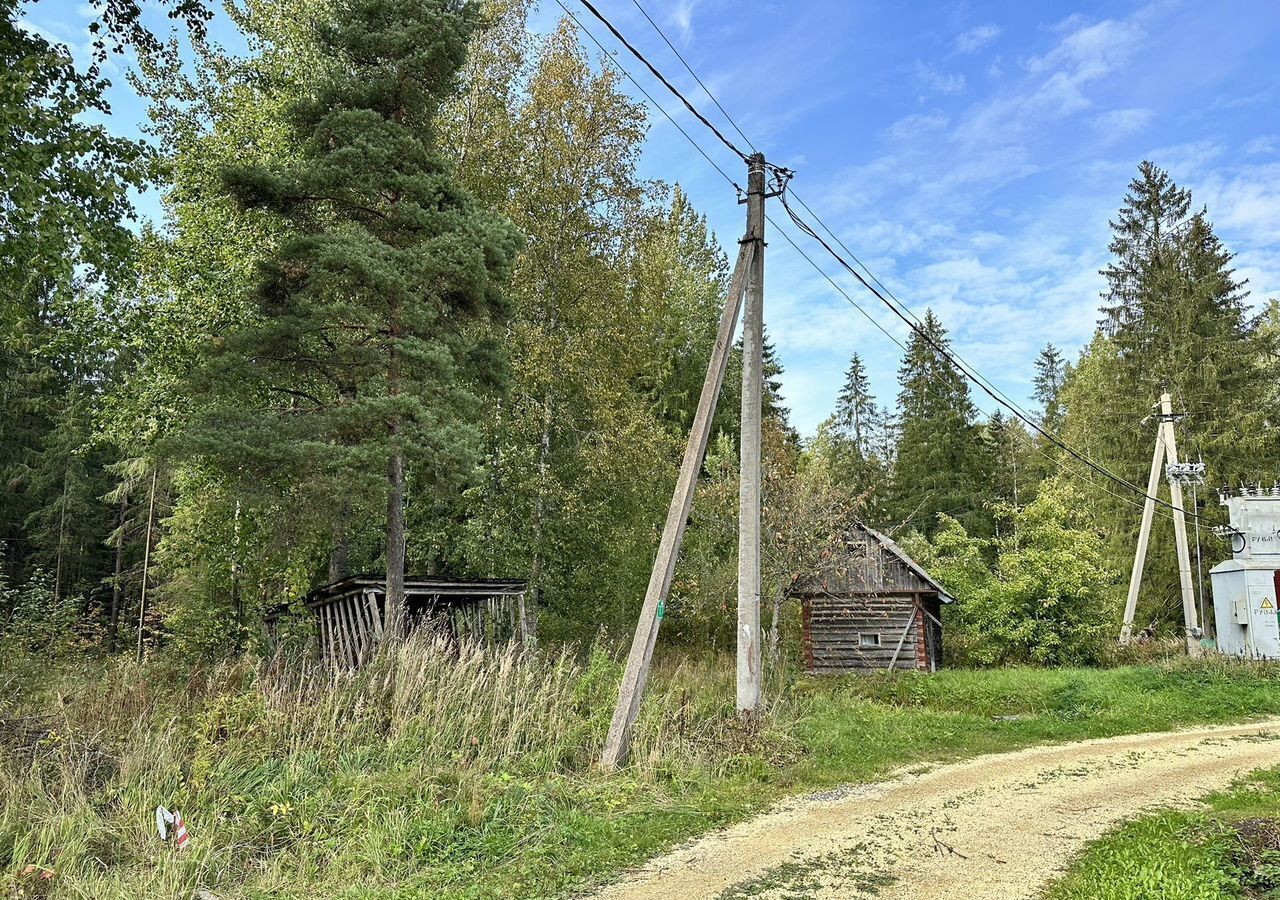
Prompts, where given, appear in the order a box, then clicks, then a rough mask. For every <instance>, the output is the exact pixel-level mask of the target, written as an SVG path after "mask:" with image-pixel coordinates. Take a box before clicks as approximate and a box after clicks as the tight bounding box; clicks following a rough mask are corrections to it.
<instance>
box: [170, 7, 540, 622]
mask: <svg viewBox="0 0 1280 900" xmlns="http://www.w3.org/2000/svg"><path fill="white" fill-rule="evenodd" d="M339 7H340V9H339V10H338V11H337V13H336V14H335V15H334V16H333V17H332V19H331V20H330V23H328V24H323V25H321V26H319V33H318V36H317V40H318V45H319V46H320V48H321V50H322V52H323V55H324V56H325V58H326V59H327V60H328V61H329V65H328V67H327V70H326V71H325V72H324V74H323V76H322V77H321V79H320V81H319V84H318V85H317V87H316V89H315V91H314V92H313V93H312V94H311V95H310V96H308V97H305V98H303V99H302V100H300V101H299V102H297V103H296V104H295V105H294V106H293V109H292V111H291V112H292V114H291V119H292V124H293V127H294V130H295V134H296V137H297V141H298V153H297V160H298V161H297V163H295V164H293V165H291V166H288V167H279V168H276V169H273V170H266V169H263V168H243V169H237V168H229V169H228V170H226V172H225V175H224V177H225V181H226V184H227V187H228V189H229V191H230V192H231V194H232V195H233V196H234V197H235V199H236V200H237V202H238V203H239V204H240V205H241V206H243V207H245V208H260V209H265V210H269V211H271V212H274V213H275V214H277V215H278V216H280V217H281V219H282V220H283V222H284V224H285V226H286V236H285V237H284V239H283V240H282V241H281V243H280V245H279V247H278V249H277V250H276V251H275V252H274V253H273V254H272V255H271V256H270V257H269V258H267V259H265V260H263V262H262V264H261V281H260V285H259V287H258V289H257V293H256V301H257V305H258V311H259V314H260V315H259V318H258V320H257V321H256V322H254V323H252V324H251V325H249V326H247V327H245V328H243V329H241V330H239V331H238V332H236V333H233V334H231V335H229V336H228V337H227V338H226V340H225V341H224V342H222V344H221V346H220V347H219V348H218V350H217V352H215V353H214V355H213V358H212V360H211V364H210V365H209V366H208V367H207V368H206V370H205V372H204V373H203V374H204V376H205V378H206V379H207V383H208V384H209V385H210V386H217V385H221V386H224V387H225V386H227V385H234V384H239V385H241V386H247V387H248V388H249V390H248V391H243V390H242V391H239V392H237V391H231V392H229V393H227V394H225V395H224V396H226V397H228V398H229V399H230V401H231V402H229V403H226V404H223V405H221V406H220V407H219V408H218V409H216V410H214V411H213V412H212V414H211V415H209V416H206V417H205V418H204V419H203V421H202V423H201V424H200V426H199V427H197V428H196V429H195V432H194V436H195V437H196V438H197V440H198V442H199V447H200V449H202V450H203V451H205V452H206V454H207V455H209V456H212V457H214V458H220V459H222V460H223V461H224V462H225V461H229V462H231V464H232V465H233V466H235V467H237V468H238V469H243V468H245V467H246V466H247V467H249V468H252V469H255V470H256V471H257V472H259V473H263V472H269V473H271V476H269V477H272V476H273V477H274V478H275V479H276V480H277V483H279V482H280V481H283V482H284V483H285V484H287V483H288V482H290V481H293V480H296V479H297V478H299V477H314V478H319V479H324V478H329V479H332V482H331V483H332V484H333V486H334V489H335V491H336V492H340V493H341V494H343V495H346V494H348V493H349V492H354V491H356V490H358V489H359V488H360V487H361V486H363V487H366V488H370V487H372V485H373V484H376V483H377V481H376V479H378V475H377V473H378V472H379V471H381V472H382V473H384V474H383V475H382V476H381V478H382V484H383V488H382V493H383V494H384V496H385V501H386V549H385V557H386V559H385V561H386V568H387V606H386V618H387V622H388V625H389V627H390V628H391V629H392V631H393V632H395V631H397V630H399V629H401V628H402V627H403V618H404V575H405V503H406V491H407V486H408V485H409V484H410V474H411V475H412V484H413V485H414V486H415V488H418V489H420V490H421V491H422V492H423V493H424V494H426V493H428V492H430V491H432V490H436V489H438V488H440V487H441V486H442V485H445V484H447V483H449V482H450V481H451V480H453V479H456V478H458V477H459V476H460V474H461V473H464V472H466V471H467V470H468V469H469V468H470V466H471V465H472V464H473V462H474V455H475V452H476V444H477V437H478V436H477V423H478V422H479V421H480V420H481V403H480V401H481V399H482V397H483V396H484V391H485V390H486V388H488V387H491V386H494V385H496V384H497V383H498V381H499V380H500V376H501V372H502V365H501V361H500V357H499V355H498V354H497V353H496V352H495V349H494V348H493V347H491V346H489V345H488V344H486V343H485V342H484V341H482V340H479V339H477V337H476V335H477V333H479V332H480V331H481V328H480V325H481V323H482V321H483V320H485V319H486V318H488V317H491V316H494V315H496V314H499V313H500V312H501V311H502V309H503V297H502V293H501V290H500V287H501V285H502V283H503V281H504V280H505V279H506V278H507V277H508V275H509V273H510V270H511V266H512V263H513V260H514V257H515V254H516V251H517V249H518V246H519V236H518V234H517V233H516V231H515V229H514V228H513V227H512V226H511V225H510V224H509V223H508V222H507V221H505V220H504V219H502V218H500V217H498V216H496V215H493V214H491V213H489V212H486V211H485V210H482V209H481V208H479V207H478V206H477V204H476V203H475V202H474V201H473V200H472V198H471V197H470V196H469V195H468V194H467V193H466V192H465V191H464V190H462V189H461V188H460V187H459V186H458V184H457V183H456V181H455V180H454V178H453V176H452V174H451V172H450V170H449V169H448V167H447V166H446V164H445V163H444V162H443V159H442V157H441V155H440V153H439V151H438V149H437V147H436V140H435V132H434V126H433V118H434V116H435V114H436V111H437V108H438V105H439V103H440V101H441V99H442V98H443V97H445V96H446V95H447V94H448V93H449V92H450V91H451V90H452V88H453V85H454V79H455V75H456V73H457V72H458V70H459V68H460V66H461V65H462V63H463V61H464V59H465V54H466V48H467V44H468V41H469V39H470V37H471V35H472V33H473V32H474V31H475V29H476V27H477V25H478V17H477V12H476V9H475V8H474V6H473V5H471V4H460V3H456V2H451V0H346V2H342V3H339ZM246 396H248V397H252V398H254V399H255V400H256V401H257V402H254V403H252V404H250V403H248V402H247V401H246V400H245V397H246ZM341 502H343V496H335V497H334V498H333V503H334V504H338V503H341Z"/></svg>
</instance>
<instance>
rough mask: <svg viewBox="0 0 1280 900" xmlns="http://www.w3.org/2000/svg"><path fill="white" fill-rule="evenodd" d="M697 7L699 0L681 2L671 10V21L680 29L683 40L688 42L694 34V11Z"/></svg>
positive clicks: (682, 0)
mask: <svg viewBox="0 0 1280 900" xmlns="http://www.w3.org/2000/svg"><path fill="white" fill-rule="evenodd" d="M697 5H698V0H679V2H678V3H676V5H675V6H673V7H672V8H671V20H672V21H673V22H675V23H676V25H677V26H678V27H679V29H680V37H681V39H682V40H686V41H687V40H688V39H689V36H690V35H691V34H692V33H693V10H694V8H695V7H696V6H697Z"/></svg>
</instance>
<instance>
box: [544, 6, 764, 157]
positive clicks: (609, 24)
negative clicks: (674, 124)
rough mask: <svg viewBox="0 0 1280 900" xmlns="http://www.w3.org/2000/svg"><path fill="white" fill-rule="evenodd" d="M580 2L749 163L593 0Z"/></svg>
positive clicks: (713, 131)
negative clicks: (606, 16) (623, 34)
mask: <svg viewBox="0 0 1280 900" xmlns="http://www.w3.org/2000/svg"><path fill="white" fill-rule="evenodd" d="M580 2H581V3H582V5H583V6H585V7H586V8H587V11H588V12H589V13H591V15H593V16H595V17H596V18H597V19H599V20H600V23H601V24H602V25H604V27H605V28H608V29H609V31H610V32H611V33H612V34H613V36H614V37H616V38H617V39H618V40H619V41H620V42H621V43H622V46H624V47H626V48H627V49H628V50H630V51H631V55H632V56H634V57H635V58H636V59H638V60H640V62H642V63H644V66H645V68H647V69H648V70H649V71H650V72H652V73H653V77H654V78H656V79H658V80H659V81H661V82H662V84H663V86H664V87H665V88H666V89H667V90H669V91H670V92H671V93H672V94H673V95H675V97H676V99H678V100H679V101H680V102H681V103H683V104H684V106H685V109H687V110H689V112H690V113H692V115H693V117H694V118H695V119H697V120H698V121H699V122H701V123H702V124H703V125H705V126H707V128H709V129H710V130H711V133H712V134H714V135H715V136H716V137H718V138H719V139H720V143H722V144H724V145H725V146H726V147H728V148H729V149H730V150H732V151H733V152H734V153H736V154H738V156H739V157H740V158H741V159H742V161H743V162H746V161H747V154H745V153H743V152H742V151H741V150H739V149H738V148H737V147H736V146H734V143H733V141H731V140H729V139H728V138H727V137H725V136H724V134H722V133H721V131H720V129H719V128H717V127H716V126H715V125H713V124H711V120H710V119H708V118H707V117H706V116H704V115H703V114H702V113H700V112H698V108H697V107H696V106H694V105H693V104H692V103H690V102H689V98H688V97H686V96H685V95H684V94H682V93H680V89H679V88H677V87H676V86H675V85H674V84H672V83H671V82H670V81H668V80H667V76H665V75H663V74H662V73H661V72H659V71H658V68H657V67H656V66H655V65H654V64H653V63H651V62H649V60H648V59H646V58H645V55H644V54H643V53H641V52H640V51H639V50H637V49H636V48H635V46H634V45H632V43H631V42H630V41H628V40H627V39H626V38H625V37H623V36H622V32H621V31H619V30H618V29H617V28H615V27H614V25H613V23H612V22H610V21H609V20H608V19H606V18H605V17H604V14H603V13H601V12H600V10H598V9H596V8H595V6H594V4H592V3H591V0H580ZM561 5H563V4H561ZM650 21H652V20H650ZM686 65H687V64H686ZM704 90H705V88H704ZM717 105H719V104H717ZM734 127H737V126H734Z"/></svg>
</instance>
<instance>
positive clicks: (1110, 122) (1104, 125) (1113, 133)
mask: <svg viewBox="0 0 1280 900" xmlns="http://www.w3.org/2000/svg"><path fill="white" fill-rule="evenodd" d="M1154 118H1155V113H1154V112H1152V111H1151V110H1149V109H1112V110H1108V111H1107V112H1104V113H1102V114H1101V115H1100V116H1098V117H1097V118H1095V119H1094V120H1093V126H1094V127H1095V128H1097V129H1098V130H1099V131H1101V132H1102V133H1103V134H1104V135H1106V136H1107V137H1108V138H1112V139H1115V138H1123V137H1128V136H1130V135H1133V134H1137V133H1138V132H1139V131H1142V130H1143V129H1144V128H1146V127H1147V126H1148V125H1149V124H1151V120H1152V119H1154Z"/></svg>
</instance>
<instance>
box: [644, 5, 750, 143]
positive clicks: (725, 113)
mask: <svg viewBox="0 0 1280 900" xmlns="http://www.w3.org/2000/svg"><path fill="white" fill-rule="evenodd" d="M631 2H632V3H634V4H635V5H636V9H638V10H640V14H641V15H643V16H644V17H645V18H646V19H648V20H649V24H650V25H652V26H653V30H654V31H656V32H658V36H659V37H661V38H662V40H663V41H664V42H666V45H667V46H668V47H670V48H671V52H672V53H674V54H675V55H676V59H678V60H680V64H681V65H683V66H684V68H685V71H686V72H688V73H689V74H690V75H692V76H693V80H694V81H696V82H698V87H700V88H702V92H703V93H704V94H706V95H707V96H708V97H710V98H711V102H712V103H714V104H715V105H716V109H718V110H720V114H721V115H722V116H724V117H725V119H726V120H727V121H728V122H729V124H730V125H732V126H733V130H734V131H736V132H738V137H740V138H742V139H743V140H744V141H746V142H747V146H748V147H750V148H751V150H752V152H754V151H755V149H756V145H755V144H753V143H751V138H749V137H747V135H746V133H745V132H744V131H743V130H742V129H741V128H739V127H738V123H737V122H735V121H734V120H733V116H731V115H729V111H728V110H727V109H725V108H724V107H723V106H721V105H720V101H719V100H717V99H716V95H715V94H713V93H711V88H709V87H707V86H706V85H705V84H703V82H702V79H701V78H699V77H698V73H697V72H695V71H693V66H691V65H689V63H688V62H687V61H686V60H685V58H684V55H683V54H681V52H680V51H679V50H677V49H676V45H675V44H673V43H671V38H669V37H667V33H666V32H665V31H663V30H662V26H661V25H659V24H658V23H657V22H655V21H654V19H653V16H651V15H649V13H648V11H647V10H646V9H645V8H644V7H643V6H641V5H640V0H631Z"/></svg>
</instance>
